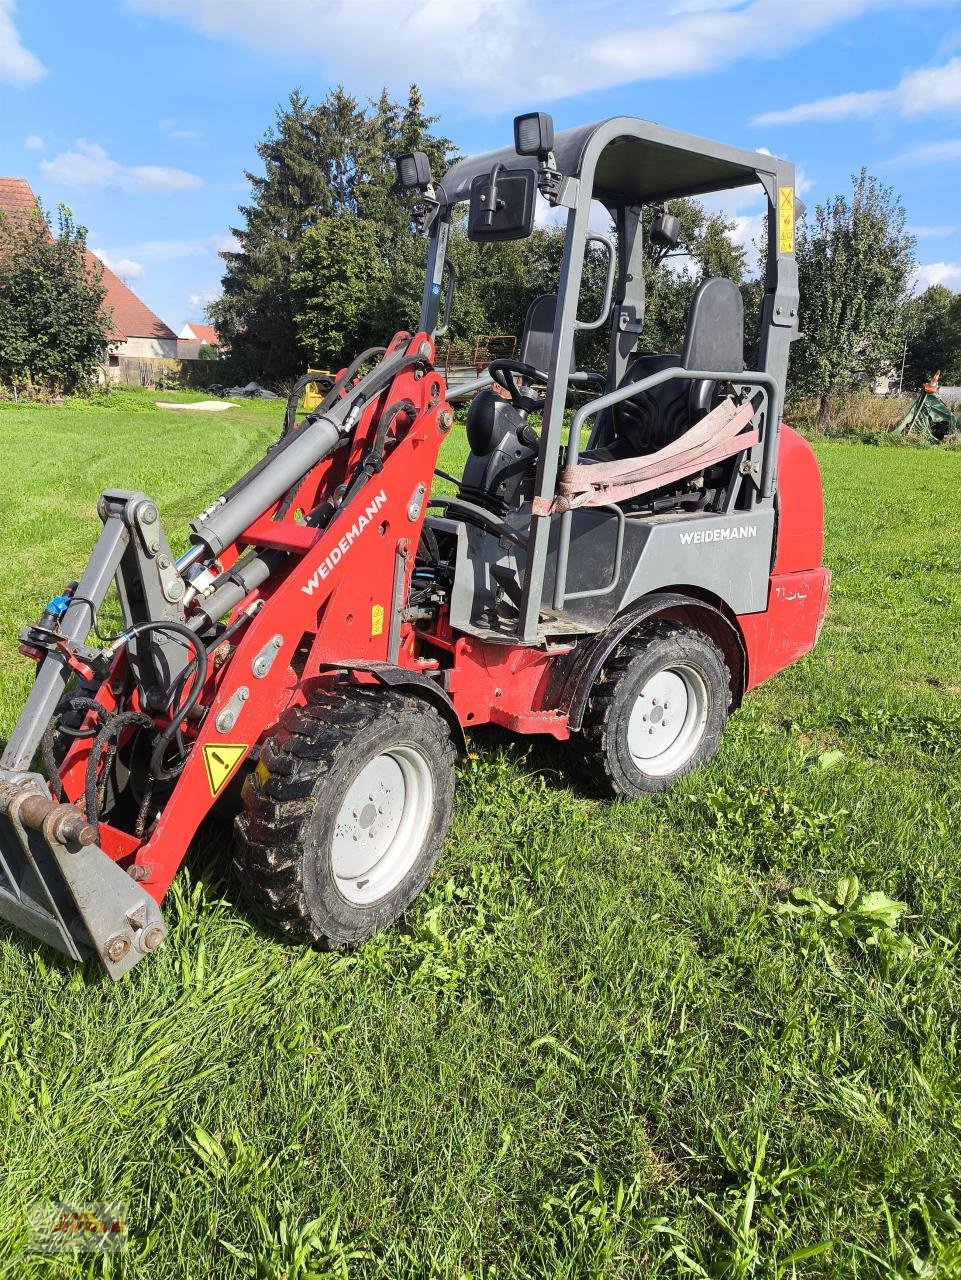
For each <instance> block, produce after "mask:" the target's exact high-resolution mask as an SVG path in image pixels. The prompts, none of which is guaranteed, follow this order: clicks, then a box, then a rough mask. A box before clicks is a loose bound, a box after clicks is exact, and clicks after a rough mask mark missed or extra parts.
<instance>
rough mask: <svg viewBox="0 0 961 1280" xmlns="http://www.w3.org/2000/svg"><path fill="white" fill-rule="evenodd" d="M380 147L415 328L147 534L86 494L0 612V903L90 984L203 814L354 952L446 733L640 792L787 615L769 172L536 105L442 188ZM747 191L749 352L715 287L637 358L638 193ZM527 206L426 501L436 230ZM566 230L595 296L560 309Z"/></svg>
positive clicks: (733, 299) (404, 869)
mask: <svg viewBox="0 0 961 1280" xmlns="http://www.w3.org/2000/svg"><path fill="white" fill-rule="evenodd" d="M397 165H398V186H399V188H400V189H401V190H402V191H408V192H410V191H414V192H416V193H417V194H416V203H415V205H414V218H415V224H416V226H417V227H418V229H419V230H420V231H421V232H423V233H424V235H425V236H426V239H427V269H426V279H425V285H424V294H423V302H422V307H421V314H420V323H419V331H418V332H417V333H415V334H413V335H411V334H409V333H397V334H395V335H394V336H393V338H392V339H391V340H390V341H389V342H388V343H387V345H386V346H385V347H384V348H379V349H375V350H370V351H366V352H364V353H362V354H361V355H360V356H359V357H358V358H357V359H356V360H355V361H354V362H353V363H352V364H351V365H350V367H348V368H345V369H343V370H342V371H341V372H340V373H339V375H338V376H337V378H336V380H335V382H334V384H333V386H332V388H331V389H330V391H329V392H328V393H327V394H326V396H325V397H324V399H323V401H322V402H321V403H320V404H319V405H317V406H316V407H315V408H314V409H312V410H311V411H310V412H309V413H307V414H306V416H304V417H303V418H301V419H300V420H298V419H297V392H296V391H295V393H294V396H293V397H292V398H291V401H290V402H289V404H288V408H287V415H286V421H285V425H284V431H283V434H282V435H281V437H280V439H279V440H278V442H277V443H276V444H275V445H273V446H272V447H271V448H270V449H268V450H267V453H266V456H265V457H264V458H263V459H262V460H261V461H260V462H258V463H257V464H256V465H255V466H254V467H253V468H252V469H251V470H250V471H249V472H248V473H247V474H246V475H244V476H242V477H241V478H240V479H239V480H238V481H237V482H236V483H235V484H234V485H232V486H231V487H230V488H229V489H228V490H227V491H226V492H225V493H223V494H221V495H220V496H219V497H217V498H215V500H214V501H213V502H211V504H210V506H208V507H207V509H206V510H205V511H203V512H201V513H200V514H199V515H198V516H197V517H196V519H195V520H194V521H193V522H192V524H191V532H190V542H189V548H188V550H187V551H186V552H185V553H184V554H182V555H181V556H180V557H179V558H177V557H176V556H175V555H174V553H173V552H172V551H171V548H170V545H169V543H168V540H167V536H166V534H165V532H164V528H163V523H162V519H161V513H160V511H158V509H157V506H156V505H155V504H154V503H153V502H152V501H151V499H150V498H149V496H148V495H147V494H145V493H131V492H126V491H121V490H110V491H108V492H105V493H104V494H103V495H102V496H101V498H100V501H99V506H98V512H99V515H100V518H101V520H102V522H103V530H102V533H101V534H100V537H99V540H98V541H97V543H96V545H95V547H94V550H93V552H92V555H91V557H90V560H89V562H88V564H87V566H86V568H85V569H84V571H83V573H82V575H81V576H80V579H79V581H78V582H77V583H71V584H70V585H69V586H68V587H66V588H65V590H64V592H63V593H62V595H60V596H58V597H57V598H55V599H54V600H52V601H51V602H50V604H49V605H48V606H47V608H46V610H45V612H44V614H43V616H42V617H41V618H40V619H39V620H38V622H36V623H35V624H34V625H32V626H27V627H25V629H24V630H23V631H22V633H21V636H20V640H21V650H22V652H23V653H24V654H25V655H26V656H27V657H28V658H30V659H32V660H34V661H35V662H36V663H37V675H36V681H35V683H34V685H33V688H32V691H31V693H30V695H29V697H28V698H27V700H26V703H25V705H24V708H23V711H22V714H21V715H20V718H19V720H18V721H17V724H16V726H15V728H14V730H13V732H12V734H11V736H10V739H9V741H8V742H7V744H6V748H5V750H4V752H3V756H2V760H0V915H2V916H4V917H5V918H6V919H7V920H9V921H12V922H13V923H14V924H16V925H18V926H20V927H21V928H22V929H23V930H25V931H26V932H27V933H30V934H33V935H34V936H35V937H37V938H39V939H42V940H43V941H45V942H47V943H49V944H50V945H52V946H54V947H57V948H59V949H60V950H61V951H62V952H65V953H66V954H67V955H68V956H71V957H74V958H75V959H78V960H79V959H81V958H82V957H84V956H85V955H88V954H95V955H97V956H99V958H100V960H101V961H102V963H103V965H104V966H105V967H106V969H107V971H108V973H109V974H110V975H111V977H113V978H119V977H121V976H122V975H123V974H125V973H126V972H127V971H128V970H129V969H130V968H131V967H132V966H133V965H134V964H136V963H137V961H138V960H140V959H141V958H143V957H144V956H145V955H148V954H149V953H150V952H152V951H154V950H156V948H157V947H159V946H160V945H161V944H162V943H163V941H164V937H165V932H166V930H165V925H164V921H163V916H162V913H161V909H160V908H161V903H162V901H163V897H164V894H165V892H166V890H167V888H168V886H169V885H170V882H171V880H172V879H173V877H174V875H175V874H176V872H177V869H178V867H179V866H180V864H181V861H182V860H183V858H184V855H185V853H186V851H187V847H188V845H189V843H190V841H191V839H192V837H193V835H194V833H195V832H196V830H197V827H198V825H199V823H200V822H201V820H202V819H203V818H204V817H205V815H206V814H207V813H208V812H209V811H210V810H211V809H212V807H213V806H214V805H217V804H218V803H219V804H220V805H222V806H230V805H233V806H234V807H235V808H236V809H237V813H236V816H235V819H234V825H235V832H236V841H235V854H234V857H235V866H236V872H237V877H238V880H239V883H240V885H241V887H242V890H243V892H244V894H245V895H246V897H247V898H248V899H249V901H250V903H251V904H252V906H253V908H254V909H256V910H257V911H258V912H259V913H261V914H262V915H264V916H266V917H267V918H268V919H269V920H270V921H272V922H273V924H274V925H275V927H276V928H277V930H279V931H280V932H281V933H282V934H284V935H286V936H288V937H290V938H292V939H298V940H301V941H303V942H306V943H313V944H318V945H324V946H345V945H354V944H358V943H361V942H363V941H364V939H365V938H367V937H368V936H369V935H370V934H371V933H372V932H373V931H374V930H375V929H378V928H380V927H382V926H384V925H387V924H388V923H389V922H390V921H392V920H394V919H396V917H397V916H398V915H400V913H401V912H402V911H403V910H404V909H405V908H406V907H407V906H408V905H409V903H410V902H411V901H412V899H413V898H414V897H415V895H416V894H417V893H418V892H419V891H420V890H421V889H422V888H423V886H424V885H425V883H426V882H427V880H428V878H429V876H430V874H431V871H432V869H433V867H434V864H435V863H436V861H437V859H438V857H439V855H440V852H441V848H442V844H443V841H444V837H445V833H446V831H447V827H448V824H449V821H450V815H451V807H452V803H453V791H454V765H455V758H456V755H457V751H458V748H459V747H460V746H462V745H463V739H464V731H465V729H467V728H470V727H472V726H475V725H483V724H495V725H499V726H502V727H503V728H505V729H508V730H510V731H512V732H514V733H517V734H535V733H536V734H550V735H551V736H553V737H554V738H557V739H561V740H563V741H565V742H567V743H569V753H570V758H571V762H572V765H577V766H579V767H580V768H581V769H582V770H586V771H587V772H588V773H589V774H590V776H591V777H592V779H593V780H594V781H595V783H603V784H604V785H606V786H607V788H608V789H609V790H610V791H611V792H613V793H614V794H615V795H618V796H627V797H630V796H637V795H640V794H642V793H644V792H648V791H656V790H659V789H661V788H664V787H667V786H669V785H670V784H671V783H672V782H673V781H674V780H675V779H676V778H678V777H680V776H681V775H683V774H684V773H686V772H688V771H689V770H691V769H693V768H695V767H697V766H698V765H701V764H703V763H704V762H705V761H707V760H709V759H710V758H711V756H712V755H713V753H714V752H715V751H716V750H717V747H718V743H719V740H720V736H721V733H722V730H723V728H724V724H725V721H726V719H727V717H728V715H729V714H730V712H731V711H732V710H733V709H735V708H736V707H737V706H738V705H739V703H740V701H741V699H742V698H743V696H744V694H745V693H746V692H747V691H748V690H749V689H751V688H753V687H754V686H755V685H757V684H758V683H759V682H760V681H762V680H765V679H766V678H767V677H768V676H770V675H772V674H773V673H774V672H776V671H778V670H779V669H781V668H782V667H784V666H786V665H787V664H788V663H791V662H793V661H795V659H797V658H799V657H800V656H801V655H802V654H804V653H806V652H807V651H808V650H809V649H810V648H811V647H812V646H813V645H814V643H815V641H816V639H817V636H818V632H819V629H820V627H821V623H822V620H823V618H824V613H825V607H826V602H827V592H828V584H829V574H828V571H827V570H826V569H825V568H823V567H822V565H821V556H822V524H823V515H822V501H821V486H820V480H819V475H818V469H817V466H816V463H815V460H814V458H813V455H812V453H811V450H810V448H809V447H808V445H807V444H806V443H805V441H804V440H802V439H801V438H800V437H799V436H798V435H796V434H795V433H794V432H792V431H791V430H790V429H789V428H787V427H785V426H783V425H782V424H781V422H780V415H781V410H782V405H783V398H784V386H785V378H786V374H787V366H788V352H789V349H790V344H791V342H792V340H793V339H795V338H796V337H797V332H798V330H797V305H798V293H797V271H796V266H795V261H794V226H795V216H796V214H795V198H794V176H793V175H794V171H793V168H792V166H791V165H790V164H788V163H786V162H785V161H783V160H779V159H776V158H775V157H773V156H769V155H761V154H753V153H750V152H746V151H740V150H736V149H734V148H731V147H727V146H722V145H719V144H715V143H711V142H706V141H704V140H702V139H698V138H695V137H691V136H689V135H686V134H682V133H676V132H673V131H671V130H668V129H665V128H661V127H660V126H658V125H655V124H652V123H650V122H648V121H644V120H638V119H631V118H626V117H620V118H616V119H611V120H606V121H603V122H601V123H599V124H594V125H589V126H585V127H583V128H578V129H573V130H570V131H568V132H564V133H559V134H558V135H557V137H556V138H555V137H554V130H553V124H552V122H551V119H550V117H549V116H547V115H545V114H543V113H532V114H529V115H526V116H520V117H518V118H517V120H516V121H515V138H514V145H513V146H512V147H507V148H505V149H503V150H501V151H497V152H493V153H490V154H487V155H480V156H476V157H474V158H472V159H467V160H462V161H460V162H458V163H457V164H455V165H454V166H453V167H452V168H451V169H450V171H449V172H448V173H446V174H445V175H444V177H443V179H442V180H441V181H439V182H436V183H435V182H434V180H433V178H432V175H431V173H430V171H429V167H428V164H427V160H426V157H425V156H423V155H422V154H419V153H415V154H411V155H406V156H402V157H400V158H399V159H398V162H397ZM748 184H757V185H759V186H760V188H761V189H762V190H763V192H764V193H765V195H766V197H767V202H768V214H769V216H768V255H767V267H766V275H765V280H764V294H763V300H762V303H761V309H760V316H759V321H758V327H759V333H760V339H759V343H758V347H757V351H756V354H755V353H752V354H751V357H750V359H749V360H748V361H747V362H746V361H745V352H744V319H743V311H742V299H741V294H740V292H739V291H738V289H737V288H736V287H735V286H734V285H733V284H732V283H731V282H730V281H728V280H724V279H709V280H705V281H704V282H703V283H702V284H701V285H700V286H699V288H698V289H697V292H696V293H695V295H694V298H693V302H692V304H691V307H690V313H689V315H688V319H687V328H686V333H685V337H684V342H683V345H682V348H681V350H680V351H678V352H675V353H671V354H659V353H649V352H645V351H644V347H643V324H644V283H643V282H644V270H643V266H644V256H645V255H646V254H652V255H655V256H662V255H664V254H665V253H667V252H669V251H670V250H671V248H672V247H673V246H674V245H676V244H677V242H678V226H677V222H676V219H675V218H673V217H672V216H671V215H670V213H669V212H667V211H666V209H665V202H666V201H668V200H670V199H671V198H672V197H677V196H696V195H698V194H702V193H706V192H715V191H721V190H724V189H726V188H733V187H741V186H745V185H748ZM538 193H539V194H540V196H541V197H543V198H544V199H546V200H547V201H548V202H549V204H550V205H552V206H553V207H554V208H555V210H557V211H559V212H560V214H561V216H564V215H566V233H565V247H564V255H563V260H562V264H561V268H560V274H559V279H558V283H557V291H556V293H554V294H549V295H545V296H541V297H538V298H536V299H534V300H533V301H532V303H531V306H530V308H529V311H528V313H527V319H526V323H525V328H524V333H523V335H522V339H521V343H520V347H519V349H518V356H517V358H516V359H513V358H512V359H498V360H493V361H492V362H491V363H490V365H489V367H488V369H487V370H486V371H485V372H484V374H483V376H482V377H480V378H478V379H476V380H475V382H474V383H473V385H471V386H469V387H466V388H461V389H460V390H459V392H458V394H459V395H460V396H461V397H462V398H464V397H469V398H470V404H469V409H468V413H467V438H468V441H469V445H470V454H469V457H468V460H467V463H466V466H465V468H464V471H463V475H461V476H459V477H457V493H456V495H454V496H432V494H431V485H432V480H433V477H434V473H435V467H436V463H437V456H438V450H439V448H440V446H441V444H442V442H443V440H444V438H445V436H446V435H447V433H448V432H449V431H450V430H451V429H452V427H453V424H454V415H453V412H452V409H451V405H450V402H451V400H452V399H454V395H453V392H449V390H448V388H447V387H446V386H445V380H444V377H443V375H442V373H441V372H439V371H438V369H437V368H436V366H435V363H434V359H435V345H434V344H435V340H436V339H437V338H438V337H440V336H442V335H443V333H444V332H445V331H446V327H447V323H448V320H449V318H450V315H451V309H452V307H453V306H454V305H455V303H456V280H455V278H454V274H453V272H452V271H451V272H449V273H445V265H446V257H447V255H446V249H447V241H448V233H449V230H450V226H451V219H452V217H453V216H454V214H455V211H456V210H457V207H458V206H459V205H463V204H466V206H467V209H466V230H467V234H468V236H470V237H471V238H472V239H474V240H476V241H479V242H495V241H499V240H507V239H513V238H518V237H521V236H525V235H529V234H530V232H531V229H532V227H533V222H534V209H535V200H536V198H537V196H538ZM593 201H599V202H601V203H602V204H603V205H604V206H605V207H606V208H607V209H608V210H609V212H610V215H611V219H612V225H613V229H614V230H613V233H612V234H611V235H609V236H607V235H602V234H600V233H598V232H597V231H595V230H593V229H592V226H591V221H590V214H591V206H592V202H593ZM589 245H594V246H596V248H594V249H593V252H595V253H598V254H601V255H604V257H605V258H606V264H607V276H606V288H605V294H604V298H603V303H602V305H601V307H600V310H599V312H598V314H596V315H589V316H587V317H582V316H581V315H580V311H581V310H582V309H583V306H582V304H581V298H580V286H581V277H582V269H583V265H584V259H585V252H586V251H587V249H588V246H589ZM599 329H603V330H604V331H605V332H606V333H607V334H608V335H609V343H608V357H607V368H606V369H604V370H601V371H598V370H592V369H585V368H581V367H580V365H579V363H578V358H577V346H576V343H575V338H576V335H577V334H578V333H579V332H581V331H585V330H599ZM751 366H753V367H751ZM495 383H496V384H497V390H496V391H495V390H494V389H493V384H495ZM505 393H506V394H505ZM568 408H570V409H572V410H573V416H572V417H567V416H566V411H567V410H568ZM111 588H115V590H116V594H117V597H118V600H119V605H120V608H121V609H122V612H123V619H124V622H123V627H122V630H121V631H120V632H119V634H115V635H106V634H105V633H104V625H105V624H104V621H103V618H102V616H101V614H102V606H103V603H104V600H105V597H106V595H107V593H108V591H109V590H110V589H111ZM235 783H236V785H233V784H235Z"/></svg>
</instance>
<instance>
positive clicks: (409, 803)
mask: <svg viewBox="0 0 961 1280" xmlns="http://www.w3.org/2000/svg"><path fill="white" fill-rule="evenodd" d="M433 812H434V776H433V774H432V773H431V769H430V764H429V763H428V761H427V758H426V757H425V756H424V755H423V754H422V752H421V751H420V750H419V749H418V748H417V747H415V746H399V747H391V748H390V750H388V751H382V752H381V753H380V754H379V755H376V756H374V758H373V759H372V760H369V761H368V762H367V764H365V765H364V767H363V768H362V769H361V771H360V773H358V774H357V776H356V777H355V778H354V780H353V782H352V783H351V784H350V786H349V788H348V789H347V794H346V795H345V796H344V799H343V801H342V803H341V806H340V809H339V810H338V812H337V818H336V820H335V822H334V835H333V840H332V842H331V861H332V865H333V871H334V878H335V880H336V882H337V888H338V889H339V891H340V892H341V894H342V895H343V896H344V897H345V898H346V899H347V901H348V902H351V903H353V904H354V905H355V906H368V905H369V904H370V903H372V902H377V901H378V900H379V899H381V898H384V897H386V896H387V895H388V894H389V893H391V892H392V891H393V890H394V889H396V888H397V886H398V885H399V884H400V882H401V881H402V880H403V879H404V877H405V876H406V875H407V873H408V872H409V871H410V869H411V867H413V865H414V863H415V862H416V861H417V858H418V855H419V854H420V851H421V849H422V848H423V847H424V841H425V840H426V839H427V833H428V831H429V830H430V825H431V819H432V816H433Z"/></svg>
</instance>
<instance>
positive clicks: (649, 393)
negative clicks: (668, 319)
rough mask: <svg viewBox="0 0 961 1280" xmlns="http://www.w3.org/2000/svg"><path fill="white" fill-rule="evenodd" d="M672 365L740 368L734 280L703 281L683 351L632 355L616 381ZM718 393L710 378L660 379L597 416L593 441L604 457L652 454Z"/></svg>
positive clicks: (740, 308) (740, 326)
mask: <svg viewBox="0 0 961 1280" xmlns="http://www.w3.org/2000/svg"><path fill="white" fill-rule="evenodd" d="M671 368H681V369H710V370H712V371H716V372H724V373H728V372H730V373H740V372H741V371H742V370H743V368H744V302H743V299H742V298H741V291H740V290H739V289H738V287H737V285H736V284H734V282H733V281H732V280H728V279H726V278H724V277H723V276H715V277H712V278H711V279H709V280H703V281H702V282H701V283H700V284H699V285H698V287H697V290H696V291H695V294H694V297H693V298H692V300H691V305H690V308H689V309H688V313H687V325H686V328H685V332H684V346H683V348H682V350H681V354H680V355H676V354H668V355H639V356H635V357H634V359H633V360H632V361H631V362H630V364H629V365H628V366H627V369H626V371H625V373H624V377H623V378H622V379H621V382H620V384H619V385H620V386H622V387H623V386H626V385H628V384H629V383H632V382H640V380H641V379H642V378H646V377H648V376H649V375H650V374H652V373H659V372H660V371H661V370H662V369H671ZM716 393H717V383H716V382H715V381H714V380H713V379H703V380H700V381H698V382H688V381H681V380H680V379H677V378H672V379H670V380H669V381H668V382H662V383H661V384H660V385H659V386H655V387H650V388H648V389H647V390H646V391H642V392H640V393H639V394H638V395H636V396H631V397H630V399H629V400H622V401H621V403H620V404H615V405H612V406H611V407H610V408H609V409H606V410H604V411H603V412H602V413H601V414H599V415H598V424H597V432H596V434H595V438H594V441H593V442H592V443H593V445H594V446H595V449H597V448H600V449H603V450H604V452H605V454H606V456H612V455H613V456H617V457H636V456H638V455H642V454H646V453H653V452H654V451H655V450H657V449H661V448H663V447H664V445H666V444H670V443H671V442H672V441H674V440H676V439H677V438H678V437H679V436H682V435H683V434H684V432H685V431H688V430H689V429H690V428H691V427H693V426H694V424H695V423H696V422H699V421H700V419H701V418H703V417H704V415H705V414H706V413H708V412H709V411H710V410H711V408H712V407H713V403H714V399H715V396H716ZM595 449H592V450H591V453H592V454H595ZM595 456H596V454H595ZM588 460H589V459H588Z"/></svg>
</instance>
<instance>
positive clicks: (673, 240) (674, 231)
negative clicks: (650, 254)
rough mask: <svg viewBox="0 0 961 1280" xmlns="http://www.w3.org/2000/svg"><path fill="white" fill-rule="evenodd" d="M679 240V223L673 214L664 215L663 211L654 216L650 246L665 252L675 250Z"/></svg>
mask: <svg viewBox="0 0 961 1280" xmlns="http://www.w3.org/2000/svg"><path fill="white" fill-rule="evenodd" d="M680 238H681V223H680V219H679V218H675V216H674V214H673V213H665V212H664V210H663V209H661V211H660V212H659V213H656V214H655V215H654V220H653V221H652V223H651V244H654V245H657V247H658V248H659V249H664V250H665V251H668V250H671V249H676V248H677V245H678V241H679V240H680Z"/></svg>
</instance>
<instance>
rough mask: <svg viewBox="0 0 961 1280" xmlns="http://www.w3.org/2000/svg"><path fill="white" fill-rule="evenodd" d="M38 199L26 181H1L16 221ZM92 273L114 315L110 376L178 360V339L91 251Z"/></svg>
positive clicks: (4, 206) (0, 199)
mask: <svg viewBox="0 0 961 1280" xmlns="http://www.w3.org/2000/svg"><path fill="white" fill-rule="evenodd" d="M37 207H38V206H37V199H36V196H35V195H34V194H33V191H32V190H31V189H30V184H29V183H28V182H27V181H26V179H25V178H0V212H3V213H5V214H6V215H7V217H8V218H10V219H11V220H12V221H15V220H17V219H20V218H23V217H26V216H28V215H29V214H30V213H31V212H33V211H34V210H36V209H37ZM87 262H88V265H89V267H90V270H91V271H97V270H99V271H101V272H102V273H103V285H104V288H105V290H106V298H105V299H104V305H105V306H106V307H107V309H108V310H109V312H110V334H109V338H110V348H109V353H108V356H107V366H106V369H107V374H108V376H110V377H112V378H118V377H119V376H120V373H121V370H122V369H123V364H122V362H123V361H124V360H129V359H134V360H148V359H154V360H156V359H176V357H177V356H178V354H179V353H178V350H177V335H176V334H175V333H174V331H173V329H171V328H170V327H169V326H168V325H165V324H164V322H163V321H162V320H161V319H160V317H159V316H157V315H155V314H154V313H153V312H152V311H151V310H150V308H149V307H148V306H147V304H146V303H145V302H142V301H141V299H140V298H138V297H137V295H136V294H135V293H134V292H133V290H132V289H130V288H129V287H128V286H127V285H125V284H124V282H123V281H122V280H121V279H119V277H117V276H115V275H114V273H113V272H112V271H111V270H110V268H109V267H108V266H106V265H105V264H104V263H103V262H101V261H100V259H99V258H97V257H96V256H95V255H94V254H93V253H91V252H90V250H89V249H88V250H87Z"/></svg>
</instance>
